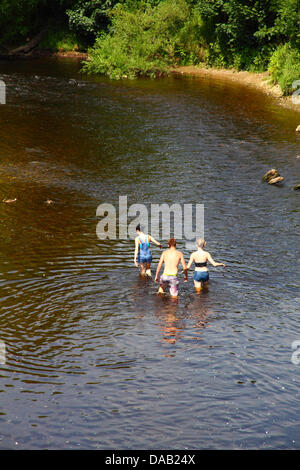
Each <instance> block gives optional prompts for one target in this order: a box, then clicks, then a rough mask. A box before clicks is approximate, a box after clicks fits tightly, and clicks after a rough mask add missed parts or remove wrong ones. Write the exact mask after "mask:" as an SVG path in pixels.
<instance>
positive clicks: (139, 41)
mask: <svg viewBox="0 0 300 470" xmlns="http://www.w3.org/2000/svg"><path fill="white" fill-rule="evenodd" d="M111 16H112V26H111V30H110V32H109V33H107V34H102V35H101V36H100V37H98V38H97V40H96V43H95V46H94V47H93V49H91V50H90V54H89V60H88V61H87V62H86V63H85V65H84V68H83V70H84V71H86V72H88V73H101V74H106V75H108V76H109V77H111V78H122V77H128V78H133V77H137V76H140V75H143V76H150V77H154V76H158V75H162V74H164V73H166V72H167V70H168V68H169V67H170V66H171V65H174V64H175V63H193V62H195V61H198V62H199V58H200V57H199V56H201V55H202V56H203V47H202V39H201V27H202V20H201V18H200V16H199V13H198V12H197V11H196V10H195V11H191V8H190V6H189V4H188V3H187V2H186V0H164V1H161V2H159V3H158V4H157V5H153V2H152V3H149V2H140V6H139V7H138V8H133V6H132V3H131V5H130V9H128V8H126V5H121V4H118V5H117V6H116V7H115V8H114V9H113V10H112V13H111Z"/></svg>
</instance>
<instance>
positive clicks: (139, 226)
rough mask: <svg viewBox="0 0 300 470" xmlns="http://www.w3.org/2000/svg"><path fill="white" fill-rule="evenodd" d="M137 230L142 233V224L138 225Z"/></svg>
mask: <svg viewBox="0 0 300 470" xmlns="http://www.w3.org/2000/svg"><path fill="white" fill-rule="evenodd" d="M135 230H136V231H139V232H140V231H141V224H138V225H137V226H136V228H135Z"/></svg>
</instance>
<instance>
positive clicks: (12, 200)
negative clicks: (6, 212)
mask: <svg viewBox="0 0 300 470" xmlns="http://www.w3.org/2000/svg"><path fill="white" fill-rule="evenodd" d="M16 200H17V198H16V197H15V198H14V199H2V202H5V203H6V204H10V203H11V202H16Z"/></svg>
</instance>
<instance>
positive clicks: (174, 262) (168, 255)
mask: <svg viewBox="0 0 300 470" xmlns="http://www.w3.org/2000/svg"><path fill="white" fill-rule="evenodd" d="M182 258H183V254H182V253H181V251H178V250H176V249H172V248H169V249H168V250H165V251H164V252H163V262H164V264H165V268H164V272H165V273H166V274H168V275H176V274H177V272H178V265H179V263H180V262H181V261H182Z"/></svg>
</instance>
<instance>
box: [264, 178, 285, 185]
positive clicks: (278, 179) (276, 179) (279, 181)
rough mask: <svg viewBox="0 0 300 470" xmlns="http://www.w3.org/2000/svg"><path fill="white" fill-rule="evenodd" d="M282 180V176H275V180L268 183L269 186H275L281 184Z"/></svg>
mask: <svg viewBox="0 0 300 470" xmlns="http://www.w3.org/2000/svg"><path fill="white" fill-rule="evenodd" d="M283 180H284V178H283V176H277V177H276V178H272V179H270V180H269V181H268V183H269V184H277V183H281V181H283Z"/></svg>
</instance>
